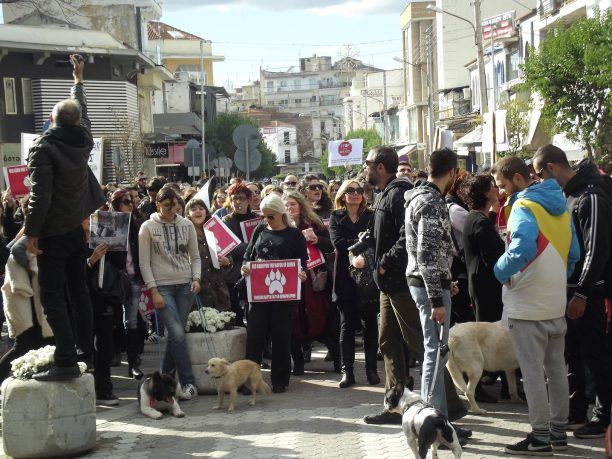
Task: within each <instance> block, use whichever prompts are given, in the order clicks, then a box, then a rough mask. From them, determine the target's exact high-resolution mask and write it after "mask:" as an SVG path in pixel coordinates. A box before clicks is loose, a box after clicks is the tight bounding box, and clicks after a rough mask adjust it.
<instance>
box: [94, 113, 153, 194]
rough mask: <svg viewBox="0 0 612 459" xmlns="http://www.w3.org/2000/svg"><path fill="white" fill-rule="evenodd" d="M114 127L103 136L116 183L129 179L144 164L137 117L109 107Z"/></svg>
mask: <svg viewBox="0 0 612 459" xmlns="http://www.w3.org/2000/svg"><path fill="white" fill-rule="evenodd" d="M109 110H110V111H111V113H112V114H113V119H114V122H113V124H114V126H115V129H114V131H113V132H112V133H110V134H107V135H105V136H104V139H105V141H106V142H107V145H108V143H110V148H111V151H112V155H113V164H114V175H115V177H116V179H117V182H118V183H121V182H125V181H129V180H131V179H132V177H134V176H136V173H137V172H138V171H140V170H142V169H143V166H144V139H143V136H142V134H141V132H140V125H139V122H138V119H137V118H136V119H134V118H132V117H130V116H129V115H128V114H127V113H121V112H118V111H117V110H115V109H114V108H113V107H109Z"/></svg>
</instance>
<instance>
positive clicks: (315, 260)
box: [306, 242, 325, 269]
mask: <svg viewBox="0 0 612 459" xmlns="http://www.w3.org/2000/svg"><path fill="white" fill-rule="evenodd" d="M306 249H307V250H308V261H307V262H306V267H307V268H308V269H312V268H316V267H317V266H321V265H322V264H323V263H325V256H324V255H323V252H321V251H320V250H319V249H317V248H316V247H315V246H314V245H312V244H311V243H310V242H307V243H306Z"/></svg>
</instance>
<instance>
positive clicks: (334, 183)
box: [327, 180, 342, 203]
mask: <svg viewBox="0 0 612 459" xmlns="http://www.w3.org/2000/svg"><path fill="white" fill-rule="evenodd" d="M341 184H342V181H341V180H330V181H329V186H328V188H327V194H328V195H329V199H330V200H331V202H332V203H333V202H335V201H336V195H337V194H338V190H339V189H340V185H341Z"/></svg>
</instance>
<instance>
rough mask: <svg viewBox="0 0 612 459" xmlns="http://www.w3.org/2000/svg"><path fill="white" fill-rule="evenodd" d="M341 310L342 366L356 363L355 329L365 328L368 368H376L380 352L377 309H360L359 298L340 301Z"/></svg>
mask: <svg viewBox="0 0 612 459" xmlns="http://www.w3.org/2000/svg"><path fill="white" fill-rule="evenodd" d="M338 309H339V310H340V351H341V356H342V367H343V368H344V367H347V368H352V367H353V365H354V363H355V330H356V329H357V328H359V324H360V323H361V327H362V328H363V347H364V352H365V359H366V369H369V370H375V369H376V355H377V353H378V323H377V320H376V316H377V311H374V310H372V311H365V310H360V309H359V308H358V306H357V299H356V298H355V299H353V301H351V300H349V301H346V300H343V301H338Z"/></svg>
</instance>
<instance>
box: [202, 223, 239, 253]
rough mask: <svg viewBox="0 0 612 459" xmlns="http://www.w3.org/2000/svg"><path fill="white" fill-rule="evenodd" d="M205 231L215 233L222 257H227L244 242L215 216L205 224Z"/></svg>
mask: <svg viewBox="0 0 612 459" xmlns="http://www.w3.org/2000/svg"><path fill="white" fill-rule="evenodd" d="M204 229H205V230H209V231H210V232H211V233H213V235H214V237H215V241H216V243H217V249H218V253H219V255H221V256H225V255H227V254H228V253H230V252H231V251H232V250H234V247H236V246H237V245H238V244H240V243H241V242H242V241H241V240H240V239H238V237H237V236H236V235H235V234H234V233H233V232H232V230H231V229H229V228H228V227H227V225H226V224H225V223H223V222H222V221H221V219H220V218H219V217H217V216H216V215H213V216H212V217H211V218H210V220H208V221H207V222H206V223H205V224H204Z"/></svg>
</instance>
